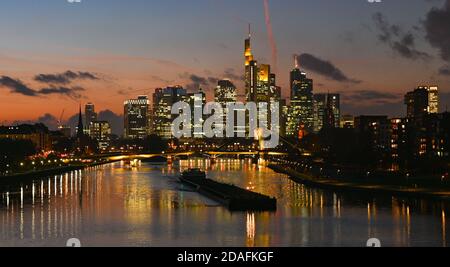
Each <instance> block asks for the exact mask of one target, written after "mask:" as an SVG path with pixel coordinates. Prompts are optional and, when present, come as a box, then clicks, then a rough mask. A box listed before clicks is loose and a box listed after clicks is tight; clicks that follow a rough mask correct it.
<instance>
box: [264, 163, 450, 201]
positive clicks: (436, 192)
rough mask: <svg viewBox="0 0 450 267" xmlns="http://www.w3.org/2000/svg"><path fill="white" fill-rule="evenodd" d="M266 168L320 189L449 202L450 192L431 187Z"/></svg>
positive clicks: (285, 168)
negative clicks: (373, 181)
mask: <svg viewBox="0 0 450 267" xmlns="http://www.w3.org/2000/svg"><path fill="white" fill-rule="evenodd" d="M268 167H269V168H270V169H272V170H274V171H275V172H277V173H283V174H287V175H288V176H289V178H290V179H291V180H292V181H294V182H297V183H300V184H304V185H307V186H311V187H316V188H321V189H327V190H334V191H346V192H353V193H370V194H384V195H395V196H400V197H418V198H431V199H439V200H446V201H450V191H448V190H442V189H439V188H431V187H422V188H416V187H409V186H399V185H387V184H383V185H380V184H368V183H360V182H356V181H355V182H351V181H340V180H338V179H332V178H323V179H322V178H314V177H312V176H309V175H307V174H304V173H301V172H298V171H296V170H294V169H292V168H289V167H287V166H282V165H277V164H269V165H268Z"/></svg>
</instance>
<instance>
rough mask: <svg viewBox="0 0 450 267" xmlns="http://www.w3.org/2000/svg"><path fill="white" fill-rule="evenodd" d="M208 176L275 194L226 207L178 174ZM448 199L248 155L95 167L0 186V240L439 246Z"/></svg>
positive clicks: (29, 243)
mask: <svg viewBox="0 0 450 267" xmlns="http://www.w3.org/2000/svg"><path fill="white" fill-rule="evenodd" d="M189 167H201V168H202V169H205V170H207V171H208V177H209V178H212V179H215V180H218V181H222V182H227V183H233V184H235V185H239V186H241V187H245V188H249V189H251V190H254V191H256V192H260V193H263V194H266V195H270V196H273V197H276V198H277V200H278V210H277V212H273V213H270V212H263V213H245V212H243V213H230V212H229V211H228V210H227V209H225V208H223V207H221V206H220V205H218V204H217V203H215V202H214V201H211V200H209V199H207V198H205V197H203V196H201V195H199V194H198V193H196V192H192V190H191V189H190V188H187V187H185V186H183V185H182V184H180V183H179V182H178V180H177V177H178V176H179V173H180V171H182V170H184V169H186V168H189ZM448 215H450V205H449V204H448V203H444V202H434V201H427V200H419V199H398V198H394V197H386V196H383V197H381V196H367V195H354V194H348V193H346V194H341V193H335V192H332V191H323V190H317V189H313V188H308V187H306V186H303V185H299V184H296V183H294V182H292V181H291V180H289V179H288V178H287V176H285V175H281V174H277V173H275V172H273V171H271V170H270V169H268V168H266V167H263V166H259V165H255V164H252V163H251V161H248V160H231V159H230V160H229V159H223V160H221V161H219V162H217V163H216V164H213V165H211V164H210V162H209V161H208V160H203V159H197V160H188V161H181V162H179V163H178V162H176V163H175V164H174V165H172V166H167V165H152V164H147V163H143V164H141V166H139V167H136V168H129V167H126V166H124V165H123V164H122V163H114V164H109V165H104V166H98V167H95V168H91V169H88V170H85V171H76V172H71V173H68V174H65V175H59V176H55V177H51V178H46V179H37V180H35V181H34V182H29V183H28V184H23V185H21V186H15V187H11V188H3V189H0V246H65V244H66V241H67V240H68V239H69V238H78V239H80V241H81V243H82V245H83V246H188V247H190V246H201V247H204V246H213V247H224V246H249V247H253V246H257V247H260V246H264V247H265V246H282V247H285V246H302V247H303V246H359V247H360V246H365V245H366V242H367V240H368V239H369V238H378V239H380V240H381V242H382V245H383V246H437V247H442V246H447V245H450V244H449V241H448V240H449V234H448V231H447V227H448V223H447V222H446V219H447V216H448Z"/></svg>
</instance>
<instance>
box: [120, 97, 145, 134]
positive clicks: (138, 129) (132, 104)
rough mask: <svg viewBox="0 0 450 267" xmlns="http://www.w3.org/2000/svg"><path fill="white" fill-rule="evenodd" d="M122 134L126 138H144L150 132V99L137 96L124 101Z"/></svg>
mask: <svg viewBox="0 0 450 267" xmlns="http://www.w3.org/2000/svg"><path fill="white" fill-rule="evenodd" d="M124 126H125V132H124V136H125V138H128V139H144V138H146V137H147V136H148V135H149V134H150V100H149V99H148V97H147V96H139V97H138V98H137V99H130V100H127V101H125V102H124Z"/></svg>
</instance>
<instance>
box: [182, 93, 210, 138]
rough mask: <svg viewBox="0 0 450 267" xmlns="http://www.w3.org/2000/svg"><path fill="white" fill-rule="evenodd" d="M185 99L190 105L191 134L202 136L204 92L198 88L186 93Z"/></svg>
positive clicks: (197, 136) (196, 136)
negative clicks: (193, 91) (195, 90)
mask: <svg viewBox="0 0 450 267" xmlns="http://www.w3.org/2000/svg"><path fill="white" fill-rule="evenodd" d="M187 100H188V101H189V105H190V106H191V125H192V136H193V137H194V138H203V137H204V132H203V122H204V121H205V119H206V118H205V117H204V116H203V108H204V107H205V105H206V94H205V92H203V90H202V89H201V88H200V89H199V90H198V92H195V93H190V94H188V95H187Z"/></svg>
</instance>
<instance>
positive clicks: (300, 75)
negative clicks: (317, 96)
mask: <svg viewBox="0 0 450 267" xmlns="http://www.w3.org/2000/svg"><path fill="white" fill-rule="evenodd" d="M290 77H291V84H290V86H291V107H290V111H289V112H290V113H291V118H290V119H289V120H288V125H287V133H288V134H290V135H297V134H300V135H304V134H305V133H311V132H313V130H314V98H313V80H312V79H308V77H307V76H306V73H305V72H302V71H300V69H299V63H298V61H297V57H295V68H294V69H293V70H292V71H291V75H290ZM300 131H302V132H303V133H300Z"/></svg>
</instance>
